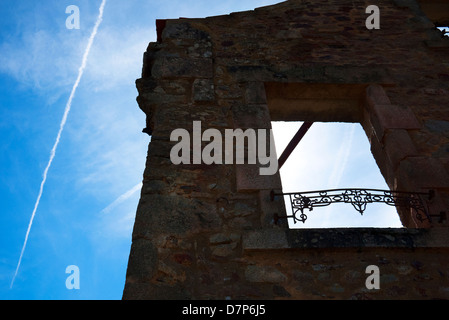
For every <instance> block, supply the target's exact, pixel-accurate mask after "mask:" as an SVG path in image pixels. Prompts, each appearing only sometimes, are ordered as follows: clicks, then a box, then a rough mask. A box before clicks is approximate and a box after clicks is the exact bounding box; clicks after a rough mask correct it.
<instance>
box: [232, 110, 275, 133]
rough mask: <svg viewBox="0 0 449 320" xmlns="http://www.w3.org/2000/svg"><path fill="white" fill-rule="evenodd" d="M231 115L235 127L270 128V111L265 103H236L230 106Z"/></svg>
mask: <svg viewBox="0 0 449 320" xmlns="http://www.w3.org/2000/svg"><path fill="white" fill-rule="evenodd" d="M232 115H233V120H234V127H235V128H236V129H237V128H240V129H250V128H252V129H269V128H271V118H270V111H269V110H268V106H267V105H266V104H259V105H237V106H234V107H233V108H232Z"/></svg>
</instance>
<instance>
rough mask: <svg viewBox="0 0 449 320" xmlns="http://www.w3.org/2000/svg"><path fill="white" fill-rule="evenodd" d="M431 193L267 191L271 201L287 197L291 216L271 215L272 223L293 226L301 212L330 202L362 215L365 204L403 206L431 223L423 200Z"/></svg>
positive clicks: (303, 216) (375, 190)
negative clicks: (289, 221)
mask: <svg viewBox="0 0 449 320" xmlns="http://www.w3.org/2000/svg"><path fill="white" fill-rule="evenodd" d="M434 194H435V192H434V191H433V190H430V191H429V192H427V193H424V192H404V191H391V190H379V189H330V190H318V191H306V192H291V193H275V192H274V191H271V200H272V201H274V199H275V198H276V197H277V196H289V198H290V204H291V208H292V215H290V216H277V215H275V217H274V219H275V223H276V222H277V220H278V219H288V218H292V219H293V222H294V223H296V222H299V221H300V222H303V223H305V222H306V220H307V215H306V214H305V213H304V210H305V209H307V210H308V211H309V212H310V211H312V210H313V209H314V208H318V207H325V206H329V205H331V204H333V203H350V204H351V205H352V206H353V207H354V209H355V210H356V211H358V212H359V213H360V214H362V215H363V213H364V212H365V210H366V206H367V204H369V203H384V204H387V205H389V206H395V207H405V208H409V209H411V210H413V211H414V213H415V216H416V218H417V219H418V220H419V221H420V222H423V221H425V220H428V221H431V216H430V215H429V212H428V208H427V205H426V201H425V200H424V199H425V198H427V200H428V201H430V200H432V198H433V197H434ZM298 215H299V216H298ZM440 220H441V217H440Z"/></svg>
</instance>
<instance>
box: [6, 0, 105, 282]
mask: <svg viewBox="0 0 449 320" xmlns="http://www.w3.org/2000/svg"><path fill="white" fill-rule="evenodd" d="M105 5H106V0H103V1H102V2H101V5H100V9H99V14H98V18H97V21H96V22H95V25H94V28H93V30H92V34H91V35H90V37H89V40H88V43H87V47H86V50H85V51H84V55H83V59H82V62H81V66H80V68H79V69H78V77H77V79H76V81H75V84H74V85H73V88H72V91H71V93H70V96H69V99H68V101H67V104H66V107H65V110H64V115H63V117H62V121H61V123H60V125H59V131H58V135H57V136H56V141H55V143H54V145H53V148H52V150H51V152H50V159H49V161H48V163H47V166H46V168H45V170H44V174H43V179H42V182H41V185H40V188H39V194H38V196H37V199H36V203H35V205H34V209H33V213H32V214H31V219H30V222H29V224H28V229H27V232H26V235H25V241H24V243H23V246H22V250H21V252H20V257H19V262H18V263H17V268H16V271H15V273H14V276H13V279H12V281H11V285H10V288H12V287H13V285H14V281H15V279H16V276H17V273H18V271H19V268H20V264H21V262H22V257H23V253H24V252H25V248H26V245H27V242H28V236H29V234H30V230H31V226H32V225H33V221H34V217H35V215H36V211H37V208H38V207H39V203H40V200H41V197H42V193H43V191H44V186H45V182H46V181H47V174H48V171H49V169H50V167H51V164H52V162H53V159H54V158H55V155H56V150H57V148H58V145H59V141H60V139H61V135H62V131H63V130H64V126H65V124H66V122H67V117H68V115H69V112H70V109H71V107H72V101H73V98H74V96H75V93H76V89H77V88H78V85H79V83H80V81H81V78H82V76H83V73H84V69H85V68H86V63H87V57H88V56H89V52H90V49H91V47H92V44H93V42H94V39H95V36H96V34H97V31H98V27H99V26H100V24H101V21H102V20H103V12H104V6H105Z"/></svg>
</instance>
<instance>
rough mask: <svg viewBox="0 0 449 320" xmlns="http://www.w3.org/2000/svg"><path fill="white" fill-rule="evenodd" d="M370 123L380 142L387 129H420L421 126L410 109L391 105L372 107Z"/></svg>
mask: <svg viewBox="0 0 449 320" xmlns="http://www.w3.org/2000/svg"><path fill="white" fill-rule="evenodd" d="M371 123H372V125H373V128H374V130H375V133H376V136H377V138H378V140H379V141H382V138H383V136H384V134H385V130H387V129H420V128H421V124H420V123H419V121H418V119H417V118H416V116H415V114H414V113H413V111H412V110H411V109H410V108H408V107H406V106H399V105H391V104H376V105H374V106H373V113H372V114H371Z"/></svg>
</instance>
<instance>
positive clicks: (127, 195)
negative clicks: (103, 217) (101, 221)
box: [101, 182, 142, 213]
mask: <svg viewBox="0 0 449 320" xmlns="http://www.w3.org/2000/svg"><path fill="white" fill-rule="evenodd" d="M140 189H142V182H140V183H138V184H136V185H135V186H134V187H132V188H131V189H129V190H128V191H126V192H125V193H124V194H122V195H121V196H120V197H118V198H117V199H115V200H114V202H112V203H111V204H110V205H108V206H107V207H106V208H104V209H103V210H101V213H108V212H110V211H111V210H112V209H114V208H115V207H116V206H118V205H119V204H120V203H122V202H124V201H125V200H127V199H129V198H130V197H131V196H132V195H133V194H134V193H136V192H137V191H139V190H140Z"/></svg>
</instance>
